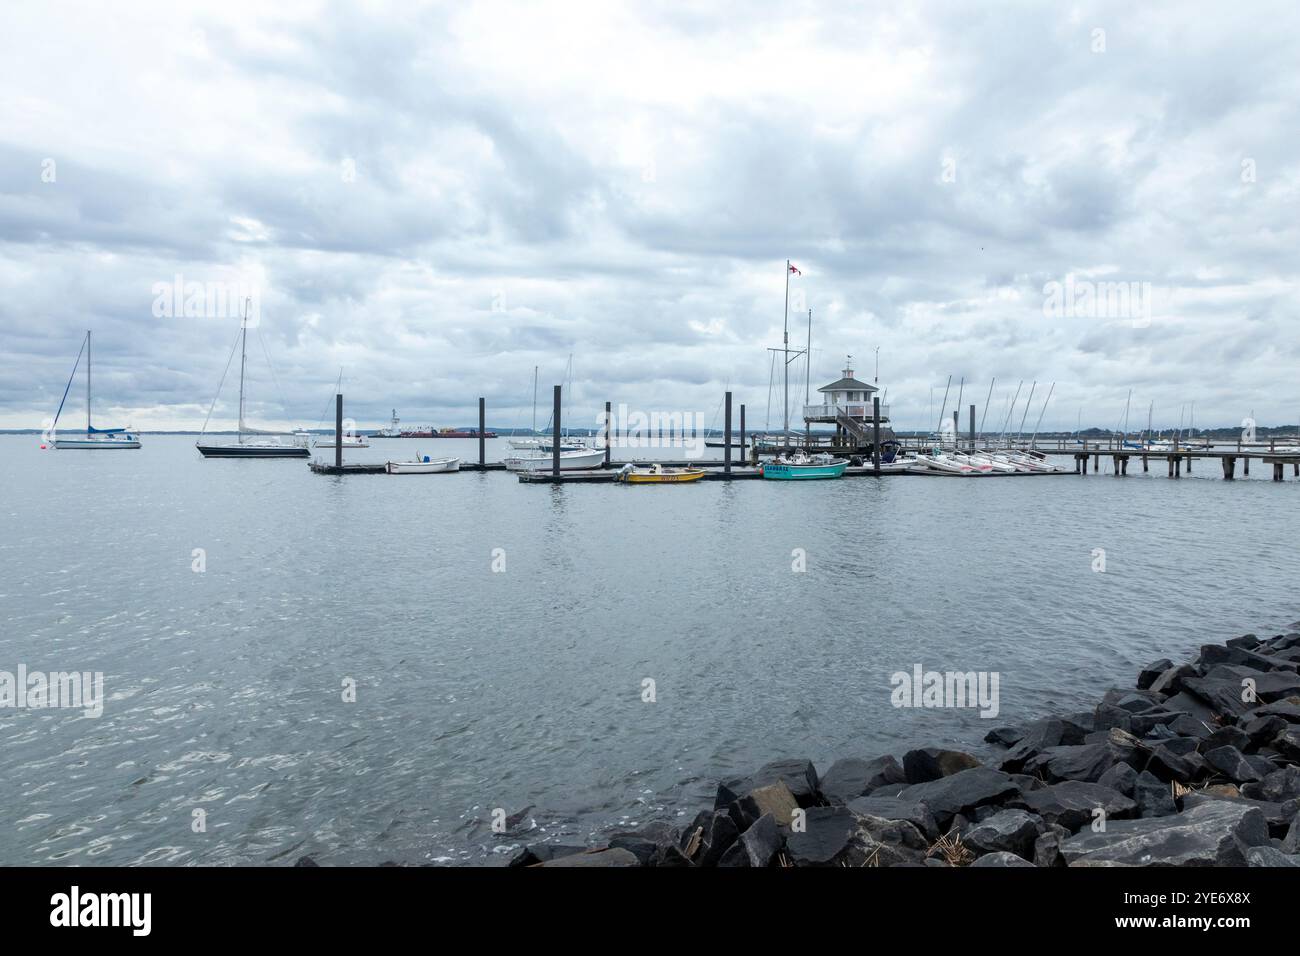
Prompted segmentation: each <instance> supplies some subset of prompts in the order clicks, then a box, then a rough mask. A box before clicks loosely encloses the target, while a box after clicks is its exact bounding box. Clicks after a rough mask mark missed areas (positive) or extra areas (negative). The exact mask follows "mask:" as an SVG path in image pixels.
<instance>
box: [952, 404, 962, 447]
mask: <svg viewBox="0 0 1300 956" xmlns="http://www.w3.org/2000/svg"><path fill="white" fill-rule="evenodd" d="M952 447H953V449H954V450H955V449H959V448H961V410H960V409H956V408H954V409H953V410H952Z"/></svg>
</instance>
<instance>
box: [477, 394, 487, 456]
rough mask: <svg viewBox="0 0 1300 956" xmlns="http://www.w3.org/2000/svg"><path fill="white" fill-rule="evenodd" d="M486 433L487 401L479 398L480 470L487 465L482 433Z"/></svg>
mask: <svg viewBox="0 0 1300 956" xmlns="http://www.w3.org/2000/svg"><path fill="white" fill-rule="evenodd" d="M486 431H487V400H486V399H484V398H483V397H482V396H479V400H478V466H479V467H480V468H482V467H483V466H484V465H485V464H487V449H486V446H485V444H484V442H485V439H484V437H483V435H484V433H485V432H486Z"/></svg>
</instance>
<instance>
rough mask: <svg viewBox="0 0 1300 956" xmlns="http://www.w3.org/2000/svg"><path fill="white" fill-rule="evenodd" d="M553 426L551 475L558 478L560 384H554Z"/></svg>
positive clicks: (557, 479)
mask: <svg viewBox="0 0 1300 956" xmlns="http://www.w3.org/2000/svg"><path fill="white" fill-rule="evenodd" d="M551 421H552V422H554V424H555V427H554V429H552V435H551V476H552V477H553V478H554V479H555V480H556V481H557V482H558V481H559V480H560V386H559V385H556V386H555V409H554V410H553V411H552V412H551Z"/></svg>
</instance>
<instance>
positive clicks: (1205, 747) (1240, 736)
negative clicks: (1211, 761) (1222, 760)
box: [1196, 726, 1251, 754]
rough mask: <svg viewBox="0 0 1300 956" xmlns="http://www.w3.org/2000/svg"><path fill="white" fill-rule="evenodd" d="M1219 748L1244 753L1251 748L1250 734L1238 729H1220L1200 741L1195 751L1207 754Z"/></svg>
mask: <svg viewBox="0 0 1300 956" xmlns="http://www.w3.org/2000/svg"><path fill="white" fill-rule="evenodd" d="M1220 747H1236V748H1237V749H1238V750H1240V751H1241V752H1242V753H1245V752H1246V751H1247V750H1249V749H1250V747H1251V739H1250V734H1248V733H1247V732H1246V731H1244V730H1242V729H1241V728H1240V727H1231V726H1229V727H1220V728H1219V729H1218V730H1216V731H1214V733H1212V734H1210V735H1209V736H1208V737H1206V738H1204V739H1203V740H1201V741H1200V745H1199V746H1198V747H1197V748H1196V749H1197V750H1199V751H1200V752H1201V753H1203V754H1208V753H1209V752H1210V751H1211V750H1218V749H1219V748H1220Z"/></svg>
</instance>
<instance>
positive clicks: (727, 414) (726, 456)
mask: <svg viewBox="0 0 1300 956" xmlns="http://www.w3.org/2000/svg"><path fill="white" fill-rule="evenodd" d="M723 402H724V404H725V405H726V409H725V411H724V412H723V413H722V421H723V428H724V429H726V432H725V434H724V435H723V439H722V443H723V444H724V445H725V446H726V447H725V448H723V449H722V451H723V455H722V471H723V474H725V475H726V476H727V477H728V478H730V477H731V393H730V392H727V394H726V396H725V397H724V398H723Z"/></svg>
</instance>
